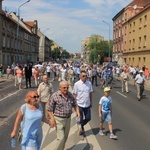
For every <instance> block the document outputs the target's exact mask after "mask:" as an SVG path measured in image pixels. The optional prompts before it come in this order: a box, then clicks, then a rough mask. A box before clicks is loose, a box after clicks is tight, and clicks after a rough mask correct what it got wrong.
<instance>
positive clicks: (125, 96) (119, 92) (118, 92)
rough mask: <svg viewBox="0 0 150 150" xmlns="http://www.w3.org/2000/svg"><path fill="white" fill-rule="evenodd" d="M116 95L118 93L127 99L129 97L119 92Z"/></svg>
mask: <svg viewBox="0 0 150 150" xmlns="http://www.w3.org/2000/svg"><path fill="white" fill-rule="evenodd" d="M116 93H118V94H120V95H121V96H123V97H125V98H127V96H125V95H123V94H122V93H120V92H118V91H116Z"/></svg>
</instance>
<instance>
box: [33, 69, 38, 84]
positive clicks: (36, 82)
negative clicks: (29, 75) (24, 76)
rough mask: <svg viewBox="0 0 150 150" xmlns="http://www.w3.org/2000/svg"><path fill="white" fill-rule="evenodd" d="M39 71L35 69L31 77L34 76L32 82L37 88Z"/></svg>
mask: <svg viewBox="0 0 150 150" xmlns="http://www.w3.org/2000/svg"><path fill="white" fill-rule="evenodd" d="M39 73H40V71H39V69H38V67H35V69H34V71H33V76H34V81H35V85H36V86H37V87H38V85H39Z"/></svg>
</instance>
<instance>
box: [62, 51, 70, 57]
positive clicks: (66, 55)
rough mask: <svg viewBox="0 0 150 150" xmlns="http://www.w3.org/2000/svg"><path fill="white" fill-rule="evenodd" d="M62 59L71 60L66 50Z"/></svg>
mask: <svg viewBox="0 0 150 150" xmlns="http://www.w3.org/2000/svg"><path fill="white" fill-rule="evenodd" d="M61 58H62V59H68V58H70V54H69V53H68V52H67V51H66V50H64V51H62V53H61Z"/></svg>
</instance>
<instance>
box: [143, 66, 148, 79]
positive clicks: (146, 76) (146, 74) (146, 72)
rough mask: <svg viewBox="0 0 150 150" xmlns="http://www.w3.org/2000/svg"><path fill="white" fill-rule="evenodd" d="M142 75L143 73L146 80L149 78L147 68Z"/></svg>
mask: <svg viewBox="0 0 150 150" xmlns="http://www.w3.org/2000/svg"><path fill="white" fill-rule="evenodd" d="M144 73H145V78H146V79H148V77H149V70H148V68H147V67H146V68H145V72H144Z"/></svg>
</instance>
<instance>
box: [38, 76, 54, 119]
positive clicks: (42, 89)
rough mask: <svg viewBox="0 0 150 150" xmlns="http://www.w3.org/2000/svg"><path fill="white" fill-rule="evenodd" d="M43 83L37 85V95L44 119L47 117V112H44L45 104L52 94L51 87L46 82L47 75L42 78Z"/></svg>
mask: <svg viewBox="0 0 150 150" xmlns="http://www.w3.org/2000/svg"><path fill="white" fill-rule="evenodd" d="M42 80H43V82H42V83H40V84H39V86H38V89H37V92H38V95H39V101H40V102H41V105H42V108H43V115H44V117H45V118H47V117H48V115H47V111H46V104H47V102H48V101H49V99H50V96H51V95H52V93H53V92H54V90H53V85H52V84H51V83H49V82H48V77H47V75H43V77H42Z"/></svg>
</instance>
